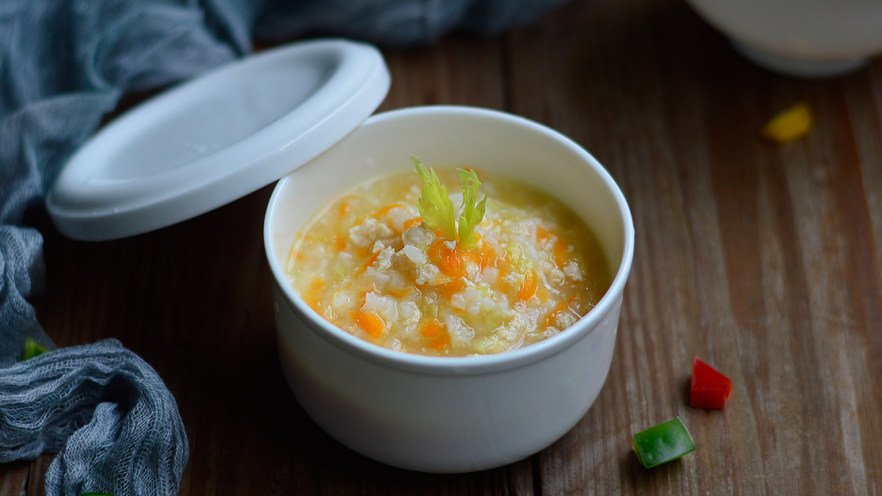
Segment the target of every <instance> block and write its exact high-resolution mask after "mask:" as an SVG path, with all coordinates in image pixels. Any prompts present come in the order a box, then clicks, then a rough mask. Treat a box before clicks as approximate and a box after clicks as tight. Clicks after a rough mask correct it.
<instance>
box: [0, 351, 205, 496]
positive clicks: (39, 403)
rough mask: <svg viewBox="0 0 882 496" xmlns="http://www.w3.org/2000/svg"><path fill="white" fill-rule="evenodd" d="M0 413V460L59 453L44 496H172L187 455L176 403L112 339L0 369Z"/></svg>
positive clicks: (144, 366)
mask: <svg viewBox="0 0 882 496" xmlns="http://www.w3.org/2000/svg"><path fill="white" fill-rule="evenodd" d="M0 412H2V416H0V463H3V462H8V461H12V460H20V459H28V458H34V457H36V456H37V455H39V454H41V453H43V452H46V451H59V450H60V451H59V453H58V456H57V457H55V460H54V461H53V462H52V465H51V466H50V467H49V472H48V473H47V474H46V494H76V495H79V494H83V493H84V492H111V493H113V494H116V495H121V494H144V495H147V494H175V493H176V492H177V490H178V482H179V481H180V476H181V473H182V472H183V470H184V465H185V464H186V462H187V453H188V448H187V436H186V433H185V432H184V424H183V422H182V421H181V417H180V416H179V415H178V410H177V406H176V405H175V400H174V398H173V397H172V395H171V393H169V391H168V389H166V388H165V385H164V384H163V383H162V380H161V379H160V378H159V376H158V375H157V374H156V372H155V371H154V370H153V369H152V368H151V367H150V366H149V365H147V363H146V362H144V361H143V360H142V359H140V358H139V357H138V356H137V355H135V354H134V353H132V352H131V351H129V350H127V349H125V348H123V347H122V345H121V344H120V343H119V342H117V341H115V340H107V341H101V342H98V343H95V344H90V345H85V346H75V347H71V348H66V349H64V350H63V351H57V352H53V353H45V354H43V355H40V356H37V357H35V358H31V359H30V360H27V361H24V362H20V363H17V364H15V365H12V366H10V367H7V368H4V369H3V374H2V375H0ZM145 471H146V472H145Z"/></svg>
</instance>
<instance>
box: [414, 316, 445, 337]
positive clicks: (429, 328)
mask: <svg viewBox="0 0 882 496" xmlns="http://www.w3.org/2000/svg"><path fill="white" fill-rule="evenodd" d="M445 330H446V326H445V325H444V324H443V323H442V322H441V321H439V320H438V319H429V320H427V321H425V322H424V323H423V325H422V326H421V327H420V334H422V335H423V336H425V337H427V338H436V337H438V336H440V335H441V334H442V333H443V332H444V331H445Z"/></svg>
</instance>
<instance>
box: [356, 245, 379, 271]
mask: <svg viewBox="0 0 882 496" xmlns="http://www.w3.org/2000/svg"><path fill="white" fill-rule="evenodd" d="M380 251H382V250H378V251H376V252H374V253H373V254H372V255H371V256H370V257H369V258H368V259H367V260H365V261H364V263H363V264H361V267H359V268H358V270H356V271H355V273H356V274H361V273H362V272H364V271H366V270H367V268H368V267H370V266H371V265H373V264H374V262H376V261H377V258H378V257H379V256H380Z"/></svg>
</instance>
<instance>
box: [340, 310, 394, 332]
mask: <svg viewBox="0 0 882 496" xmlns="http://www.w3.org/2000/svg"><path fill="white" fill-rule="evenodd" d="M349 316H350V317H352V320H354V321H355V324H356V325H357V326H358V327H359V328H360V329H361V330H362V331H364V332H365V334H367V335H368V336H370V337H372V338H374V339H377V338H379V337H380V336H382V335H383V332H384V331H385V330H386V323H385V322H383V319H382V318H381V317H380V316H379V315H377V314H376V313H374V312H372V311H370V310H368V311H363V310H359V311H357V312H349Z"/></svg>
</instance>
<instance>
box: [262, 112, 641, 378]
mask: <svg viewBox="0 0 882 496" xmlns="http://www.w3.org/2000/svg"><path fill="white" fill-rule="evenodd" d="M414 114H420V115H432V116H444V115H447V116H464V117H484V118H487V117H489V118H492V119H500V120H502V121H507V122H508V123H509V124H516V125H520V126H523V127H525V128H526V129H528V130H530V131H532V132H535V133H538V134H542V135H545V136H546V137H547V138H548V139H550V140H552V141H555V142H557V144H559V145H561V146H564V147H566V148H568V149H569V150H570V151H571V152H573V153H575V154H576V155H577V156H578V157H579V158H581V160H582V162H583V165H584V166H585V167H589V168H590V169H593V171H594V172H595V173H597V174H598V175H599V177H600V178H601V180H602V181H603V183H604V184H605V186H606V188H607V189H608V190H609V192H610V193H611V194H612V196H613V198H614V200H615V203H616V206H617V207H618V212H619V216H620V217H621V218H620V221H621V223H622V227H623V229H622V231H623V236H624V240H623V246H622V254H621V261H620V262H619V264H618V269H617V270H616V272H615V276H614V277H613V280H612V282H611V284H610V286H609V288H608V289H607V290H606V292H605V293H604V295H603V296H602V297H601V299H600V301H598V302H597V304H596V305H595V306H594V307H593V308H592V309H591V310H590V311H589V312H588V313H587V314H585V315H584V316H582V318H581V319H579V320H578V321H577V322H576V323H575V324H573V325H572V326H570V327H569V328H567V329H565V330H563V331H561V332H560V333H559V334H556V335H554V336H551V337H548V338H546V339H543V340H541V341H538V342H536V343H533V344H530V345H529V346H525V347H522V348H518V349H515V350H509V351H504V352H500V353H495V354H490V355H480V356H465V357H438V356H428V355H418V354H414V353H406V352H401V351H394V350H390V349H388V348H384V347H382V346H379V345H376V344H373V343H370V342H368V341H365V340H363V339H361V338H359V337H357V336H354V335H352V334H350V333H349V332H347V331H345V330H343V329H341V328H339V327H337V326H335V325H334V324H332V323H330V322H329V321H327V320H326V319H325V318H323V317H321V316H320V315H319V314H318V313H317V312H315V311H314V310H313V309H312V308H310V307H309V306H308V305H307V304H306V302H304V301H303V299H302V298H301V297H300V295H299V294H298V293H297V292H296V291H295V290H294V288H293V287H292V286H291V285H290V284H288V282H287V280H286V277H285V272H284V270H283V269H282V267H281V264H280V263H279V261H278V260H277V259H276V256H275V250H274V249H273V247H274V244H273V231H272V226H273V224H274V220H275V214H276V211H277V204H278V203H279V201H280V200H279V198H280V196H281V194H282V191H283V190H284V189H285V185H286V184H287V183H288V181H291V180H292V178H293V177H295V176H296V174H297V172H296V171H294V172H292V173H291V174H288V175H287V176H285V177H283V178H282V179H281V180H279V181H278V183H277V184H276V185H275V187H274V189H273V192H272V195H271V196H270V199H269V202H268V204H267V210H266V215H265V217H264V226H263V239H264V250H265V255H266V257H267V262H268V263H269V267H270V271H271V273H272V276H273V283H274V286H275V288H276V289H277V291H278V292H280V293H281V295H282V296H283V297H284V298H283V300H284V303H285V305H286V306H287V307H288V308H289V309H291V310H293V311H294V313H295V314H297V316H298V317H299V318H300V319H301V320H302V321H303V324H304V327H306V328H308V329H309V330H310V331H311V332H313V333H315V334H317V335H318V336H319V337H321V338H322V339H324V340H326V341H328V342H329V343H330V344H332V345H334V346H336V347H337V348H340V349H341V350H343V351H345V352H347V353H349V354H351V355H354V356H357V357H359V358H362V359H364V360H366V361H368V362H371V363H373V364H375V365H380V366H385V367H388V368H396V369H401V370H406V371H409V372H412V373H421V374H426V375H436V376H437V375H446V376H450V375H481V374H491V373H496V372H501V371H504V370H508V369H511V368H517V367H522V366H525V365H528V364H531V363H535V362H538V361H541V360H544V359H546V358H548V357H551V356H553V355H556V354H558V353H560V352H562V351H564V350H566V349H568V348H569V347H570V346H571V345H572V344H573V343H575V342H576V341H578V340H580V339H582V338H583V337H585V336H586V335H589V334H592V333H593V332H594V331H596V330H597V328H598V327H599V325H598V324H599V323H600V321H601V320H602V319H604V318H605V317H606V316H607V315H608V314H609V313H610V312H611V311H612V310H614V309H615V306H616V305H617V304H618V303H619V301H620V300H621V299H622V296H623V293H624V289H625V284H626V282H627V279H628V276H629V273H630V270H631V265H632V262H633V257H634V224H633V218H632V216H631V211H630V208H629V206H628V203H627V201H626V200H625V197H624V194H623V193H622V191H621V189H620V188H619V186H618V184H617V183H616V182H615V180H614V179H613V178H612V176H611V175H610V174H609V172H608V171H607V170H606V168H605V167H603V165H601V164H600V162H598V161H597V159H595V158H594V157H593V156H592V155H591V154H590V153H589V152H588V151H587V150H585V149H584V148H583V147H582V146H581V145H579V144H578V143H576V142H575V141H573V140H572V139H570V138H569V137H567V136H565V135H563V134H561V133H560V132H558V131H555V130H554V129H552V128H550V127H548V126H545V125H544V124H540V123H538V122H536V121H533V120H530V119H528V118H526V117H522V116H518V115H515V114H511V113H508V112H504V111H500V110H493V109H489V108H483V107H472V106H463V105H421V106H413V107H404V108H399V109H394V110H388V111H384V112H380V113H377V114H375V115H373V116H371V117H370V118H368V119H367V120H366V121H365V122H364V123H363V124H362V126H366V125H374V124H377V123H381V122H383V121H386V120H389V119H398V118H402V117H409V116H413V115H414ZM344 139H345V138H344ZM277 304H278V303H277ZM277 332H278V333H281V332H285V331H283V330H282V329H281V328H279V326H278V325H277ZM288 332H290V331H288Z"/></svg>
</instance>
